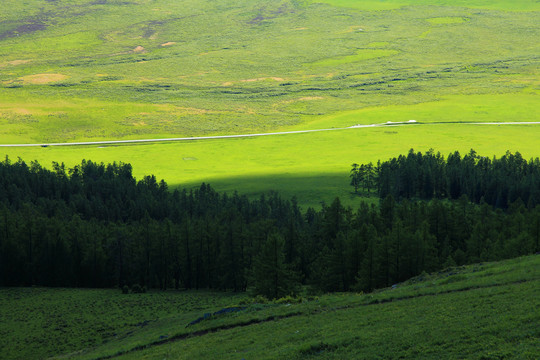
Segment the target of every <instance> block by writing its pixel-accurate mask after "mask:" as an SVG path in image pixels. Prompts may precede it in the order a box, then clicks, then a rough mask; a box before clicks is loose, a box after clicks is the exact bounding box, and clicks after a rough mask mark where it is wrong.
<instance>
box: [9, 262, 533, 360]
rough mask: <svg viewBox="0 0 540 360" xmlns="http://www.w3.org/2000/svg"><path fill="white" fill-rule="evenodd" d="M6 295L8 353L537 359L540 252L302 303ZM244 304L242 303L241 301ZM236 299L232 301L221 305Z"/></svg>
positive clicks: (40, 292)
mask: <svg viewBox="0 0 540 360" xmlns="http://www.w3.org/2000/svg"><path fill="white" fill-rule="evenodd" d="M0 294H1V295H2V296H0V300H1V302H0V304H1V305H2V306H1V307H0V311H1V312H2V313H0V315H2V318H3V319H7V320H6V321H3V322H2V325H1V327H0V330H1V333H2V337H1V338H0V345H1V346H2V349H3V354H4V355H5V356H6V358H7V359H16V358H21V357H24V358H32V357H33V358H41V357H44V356H52V355H58V356H59V357H60V353H69V355H67V356H61V358H80V359H103V358H115V359H116V358H120V359H140V358H145V359H164V358H167V359H170V358H171V359H210V358H216V359H217V358H219V359H242V358H245V359H296V358H298V359H299V358H302V359H304V358H308V359H309V358H317V359H343V358H366V359H368V358H369V359H371V358H385V359H394V358H408V359H413V358H414V359H418V358H423V359H426V358H442V359H458V358H459V359H462V358H468V359H470V358H473V359H502V358H504V359H514V358H516V359H538V357H539V356H540V348H539V347H538V339H539V337H540V329H539V328H538V324H539V323H540V312H539V311H538V309H539V307H540V257H539V256H538V255H532V256H527V257H521V258H517V259H512V260H507V261H502V262H497V263H483V264H475V265H471V266H466V267H457V268H451V269H448V270H446V271H441V272H439V273H436V274H429V275H428V274H423V275H421V276H419V277H416V278H414V279H411V280H409V281H407V282H405V283H401V284H396V285H394V286H392V287H391V288H388V289H384V290H381V291H378V292H375V293H372V294H336V295H325V296H320V297H306V298H305V299H304V301H303V302H302V303H299V304H296V303H294V302H293V299H283V300H282V301H280V302H278V303H276V304H250V301H249V300H248V299H247V298H245V297H238V296H232V297H231V296H230V295H228V294H224V293H221V295H219V294H208V293H196V292H190V293H171V292H169V293H149V294H129V295H121V294H120V293H119V291H117V292H112V291H109V290H66V289H58V290H54V289H33V290H32V289H1V290H0ZM27 298H28V299H31V300H32V301H33V303H34V304H36V305H38V308H39V309H41V311H43V314H44V315H41V316H43V318H42V320H41V321H42V322H41V323H39V322H38V321H37V319H39V318H40V316H37V317H33V318H31V319H25V316H23V315H22V314H24V311H26V309H25V308H26V307H27V306H28V302H27V300H26V299H27ZM62 299H64V300H62ZM67 299H70V300H69V301H67ZM28 301H30V300H28ZM62 303H63V304H64V306H63V307H62V306H60V307H58V305H60V304H62ZM240 303H243V304H246V305H240V306H241V307H240V308H238V306H239V304H240ZM93 306H98V307H99V310H98V309H95V310H94V308H93ZM229 307H236V309H235V310H231V311H224V310H222V311H218V310H219V309H225V308H229ZM183 309H184V310H183ZM122 314H124V315H122ZM205 314H207V315H205ZM137 316H139V318H138V319H137ZM77 317H80V318H82V319H85V320H84V321H81V320H77ZM197 319H199V320H198V322H196V323H195V324H194V325H191V326H187V325H188V324H189V323H190V322H194V320H197ZM14 329H17V331H15V332H14V331H13V330H14ZM37 339H42V341H37ZM91 344H93V345H91ZM90 345H91V346H90ZM85 347H86V349H83V350H81V351H76V350H78V349H82V348H85ZM55 348H56V350H55ZM6 349H7V350H6ZM60 349H62V350H60Z"/></svg>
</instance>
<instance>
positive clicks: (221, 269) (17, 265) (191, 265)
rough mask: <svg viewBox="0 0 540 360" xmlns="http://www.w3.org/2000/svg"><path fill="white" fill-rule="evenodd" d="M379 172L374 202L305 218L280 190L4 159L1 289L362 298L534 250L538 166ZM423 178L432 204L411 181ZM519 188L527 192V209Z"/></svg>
mask: <svg viewBox="0 0 540 360" xmlns="http://www.w3.org/2000/svg"><path fill="white" fill-rule="evenodd" d="M366 166H367V165H362V166H358V168H359V169H360V168H364V169H365V168H366ZM425 168H428V169H430V170H429V171H430V172H427V171H426V170H425ZM376 169H377V171H376V174H375V175H376V176H375V177H374V179H375V182H374V184H375V185H376V188H378V191H379V193H380V194H381V195H384V196H383V197H381V199H380V205H379V206H374V205H368V204H367V203H365V202H359V204H358V206H357V207H356V208H355V209H352V208H350V207H347V208H346V207H344V206H343V205H342V204H341V202H340V200H339V199H338V198H336V199H335V200H334V201H333V202H332V203H331V204H323V206H322V209H320V210H315V209H313V208H308V209H306V210H305V211H304V210H302V209H301V208H300V207H299V206H298V205H297V203H296V201H295V199H294V198H293V199H290V200H286V199H282V198H281V197H280V196H279V195H278V194H277V193H270V194H267V195H263V196H261V197H260V198H259V199H257V200H250V199H248V198H247V197H246V196H240V195H238V194H236V193H234V194H220V193H217V192H216V191H215V190H213V189H212V188H211V187H210V186H209V185H207V184H202V185H201V186H200V188H198V189H196V190H190V191H186V190H174V191H169V189H168V187H167V184H166V183H165V182H164V181H163V180H162V181H157V179H156V178H155V177H154V176H145V177H144V178H142V179H140V180H136V179H135V178H134V177H133V175H132V168H131V165H129V164H124V163H113V164H107V165H106V164H103V163H94V162H92V161H83V162H82V163H81V164H80V165H78V166H75V167H73V168H69V169H66V168H65V166H64V165H63V164H58V163H54V164H53V170H47V169H45V168H44V167H42V166H41V165H40V164H38V163H37V162H32V163H30V164H26V163H25V162H24V161H22V160H20V159H19V160H18V161H14V162H13V161H11V160H10V159H9V158H6V159H5V160H4V161H3V162H1V163H0V202H1V203H0V257H1V258H0V286H29V285H43V286H66V287H68V286H69V287H124V286H129V287H132V288H133V287H134V286H135V287H136V288H137V287H140V288H159V289H167V288H176V289H200V288H210V289H221V290H233V291H245V290H248V289H251V290H253V291H254V292H255V293H257V294H261V295H264V296H266V297H268V298H279V297H282V296H285V295H290V294H295V293H296V292H297V291H298V290H299V287H300V286H301V285H309V288H310V289H311V290H313V291H315V292H320V291H324V292H327V291H350V290H354V291H370V290H372V289H375V288H380V287H387V286H389V285H392V284H394V283H396V282H401V281H404V280H406V279H408V278H410V277H413V276H415V275H418V274H420V273H422V272H424V271H426V272H432V271H435V270H439V269H442V268H446V267H449V266H454V265H462V264H467V263H474V262H482V261H488V260H489V261H491V260H499V259H505V258H511V257H515V256H519V255H525V254H531V253H534V252H537V251H540V206H539V204H538V201H537V200H538V189H539V187H538V183H539V178H540V177H539V174H540V162H539V160H538V158H537V159H534V160H531V161H530V162H527V161H526V160H523V159H522V158H521V157H520V156H519V154H515V155H513V154H510V153H507V154H506V155H505V156H503V157H502V158H501V159H499V160H497V159H493V160H492V161H491V160H489V159H486V158H482V157H479V156H477V155H476V154H475V153H474V151H471V153H470V154H468V155H466V156H465V157H464V158H463V159H461V157H460V156H459V154H458V153H454V154H451V155H450V156H449V157H448V160H447V161H445V160H444V158H443V157H441V156H440V155H434V154H433V153H432V152H430V153H428V154H426V155H423V156H422V155H421V154H420V153H418V154H415V153H414V152H413V151H411V152H410V153H409V154H408V156H407V157H405V156H400V157H399V158H398V159H397V160H396V159H392V160H390V161H388V162H382V163H381V162H379V164H378V166H377V167H376ZM510 170H512V171H510ZM428 173H429V174H432V175H431V176H432V177H431V178H432V179H434V180H433V182H432V183H434V184H437V185H436V186H433V187H432V190H431V191H430V192H429V194H431V195H432V196H426V192H425V189H426V187H427V185H426V184H428V182H423V183H422V182H420V180H419V179H425V178H427V175H425V174H428ZM413 174H414V176H415V178H414V180H409V178H408V176H412V175H413ZM470 174H473V175H470ZM494 174H500V175H501V176H499V177H497V176H495V175H494ZM502 174H504V176H502ZM353 175H354V173H353ZM482 179H483V180H482ZM469 180H470V181H472V182H471V183H469V182H467V181H469ZM524 182H525V183H526V184H528V185H527V186H525V185H523V188H522V187H521V185H520V184H523V183H524ZM482 183H486V184H488V186H487V187H486V188H485V189H486V190H485V191H484V192H482V191H483V190H482V191H481V190H478V191H479V192H478V193H476V192H475V193H474V195H473V196H471V194H470V193H469V192H468V189H470V185H469V184H473V185H474V184H482ZM441 184H445V186H442V185H441ZM492 184H495V185H496V186H495V187H492ZM404 185H406V186H408V188H404V187H403V186H404ZM493 186H494V185H493ZM480 188H482V186H480ZM473 189H479V188H478V187H477V186H473ZM516 189H522V190H523V189H528V192H527V193H526V195H527V198H526V203H525V202H524V201H523V200H522V198H521V196H525V195H523V194H525V193H521V192H519V191H518V190H516ZM422 191H424V192H422ZM494 191H495V192H494ZM480 194H481V196H480ZM501 194H505V195H504V199H505V201H506V202H505V203H502V202H501V201H502V200H500V198H501V196H503V195H501ZM417 198H432V199H431V200H429V201H428V200H418V199H417ZM454 199H457V200H454ZM494 199H495V200H494ZM398 200H399V201H398ZM470 200H473V201H474V202H471V201H470ZM475 202H477V203H475Z"/></svg>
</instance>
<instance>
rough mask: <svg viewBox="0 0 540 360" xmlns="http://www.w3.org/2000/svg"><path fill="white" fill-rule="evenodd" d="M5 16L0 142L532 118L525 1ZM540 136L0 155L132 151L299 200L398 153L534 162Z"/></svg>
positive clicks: (283, 140) (436, 136)
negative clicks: (513, 155) (515, 157)
mask: <svg viewBox="0 0 540 360" xmlns="http://www.w3.org/2000/svg"><path fill="white" fill-rule="evenodd" d="M2 10H3V11H2V12H1V13H0V44H1V46H0V143H3V144H6V143H11V144H16V143H44V142H75V141H98V140H116V139H147V138H165V137H185V136H208V135H224V134H244V133H259V132H274V131H286V130H303V129H320V128H332V127H348V126H351V125H356V124H370V123H383V122H387V121H407V120H409V119H415V120H417V121H420V122H507V121H510V122H513V121H519V122H520V121H537V120H538V111H537V109H538V107H539V105H540V102H539V101H538V91H539V87H538V85H539V81H540V80H539V76H538V68H539V67H538V59H539V56H538V54H539V53H540V52H539V50H540V47H539V44H538V41H537V39H538V38H539V37H540V29H539V28H538V26H537V24H538V22H539V20H540V11H539V10H540V6H539V5H538V3H537V2H535V1H533V0H520V1H505V0H498V1H493V2H489V4H487V2H485V1H480V0H478V1H467V2H465V1H463V2H455V1H453V2H450V1H443V0H422V1H406V0H392V1H375V0H372V1H362V2H356V1H349V0H331V1H322V2H315V1H293V0H284V1H279V2H271V3H268V2H266V1H259V0H242V1H234V2H233V1H229V0H218V1H212V2H200V1H195V0H186V1H182V2H178V1H172V0H157V1H146V0H134V1H131V2H129V3H125V2H120V1H87V0H59V1H54V2H51V1H45V0H43V1H41V0H40V1H35V2H28V3H21V2H18V1H15V0H8V1H4V2H3V3H2ZM4 10H5V11H4ZM538 135H539V130H538V127H537V126H534V127H533V126H528V127H524V126H523V127H521V126H519V127H512V126H505V127H487V126H486V127H482V128H478V129H477V128H471V127H468V126H465V125H456V126H450V125H448V126H447V125H437V126H435V125H434V126H432V127H429V128H427V127H426V128H420V127H418V128H414V129H405V128H403V129H402V128H399V129H398V128H393V129H357V130H347V131H335V132H329V133H313V134H298V135H283V136H276V137H268V138H253V139H242V140H215V141H207V142H204V143H203V142H190V143H182V144H180V143H178V144H152V145H144V146H117V147H106V148H102V147H70V148H62V149H59V148H58V149H57V148H38V149H23V148H2V149H1V150H0V155H2V156H3V155H9V156H10V157H11V158H14V159H16V158H17V157H18V156H20V157H21V158H23V159H24V160H25V161H28V162H29V161H32V160H35V159H37V160H39V161H40V162H41V163H42V164H44V165H46V166H47V165H49V164H50V163H51V162H52V161H59V162H65V163H66V164H67V165H74V164H76V163H78V162H80V161H81V160H82V159H83V158H85V159H91V160H95V161H105V162H112V161H123V162H130V163H132V164H133V165H134V168H135V172H136V175H137V176H142V175H143V174H155V175H156V176H157V177H158V178H164V179H165V180H166V181H167V182H168V183H169V184H174V185H177V184H178V185H180V184H181V185H186V186H195V185H196V184H198V183H200V182H202V181H205V182H209V183H211V184H212V185H214V186H215V187H216V188H217V189H218V190H228V191H232V190H234V189H238V190H239V191H241V192H243V193H249V194H258V193H260V192H261V191H265V190H269V189H274V190H279V191H283V192H284V194H285V195H286V196H292V195H295V194H296V195H297V196H298V198H299V199H300V201H301V203H303V204H308V205H311V204H318V203H319V201H320V200H325V201H328V200H331V199H332V198H333V197H335V196H336V195H340V196H343V197H347V196H349V193H348V191H349V190H348V189H347V183H348V181H347V175H348V169H349V168H348V167H349V165H350V164H351V163H352V162H357V163H360V162H368V161H376V160H378V159H385V158H388V157H390V156H396V155H397V154H399V153H403V152H406V151H408V150H409V149H410V148H415V150H421V151H426V150H428V149H429V148H434V149H435V150H436V151H441V152H442V153H443V154H445V155H447V153H448V152H450V151H454V150H460V151H462V152H466V151H468V150H469V149H470V148H474V149H475V150H476V151H478V153H480V154H483V155H487V156H491V155H498V156H500V155H502V154H504V152H505V151H506V150H511V151H520V152H522V153H523V155H524V156H525V157H531V156H537V155H538V154H537V150H538V146H537V145H536V142H537V139H538V138H540V137H539V136H538Z"/></svg>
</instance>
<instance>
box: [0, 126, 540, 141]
mask: <svg viewBox="0 0 540 360" xmlns="http://www.w3.org/2000/svg"><path fill="white" fill-rule="evenodd" d="M443 124H444V125H448V124H454V125H540V121H528V122H430V123H422V122H417V121H416V120H409V121H401V122H392V121H388V122H386V123H381V124H368V125H360V124H358V125H353V126H348V127H344V128H331V129H314V130H296V131H281V132H272V133H258V134H239V135H216V136H192V137H179V138H164V139H135V140H108V141H80V142H63V143H42V144H0V147H40V146H41V147H48V146H85V145H122V144H139V143H158V142H171V141H195V140H215V139H234V138H246V137H256V136H274V135H286V134H304V133H312V132H321V131H336V130H351V129H360V128H373V127H388V126H419V125H443Z"/></svg>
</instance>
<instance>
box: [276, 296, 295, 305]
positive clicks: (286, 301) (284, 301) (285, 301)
mask: <svg viewBox="0 0 540 360" xmlns="http://www.w3.org/2000/svg"><path fill="white" fill-rule="evenodd" d="M300 302H302V298H301V297H293V296H291V295H287V296H284V297H282V298H279V299H277V300H276V301H275V303H276V304H298V303H300Z"/></svg>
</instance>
